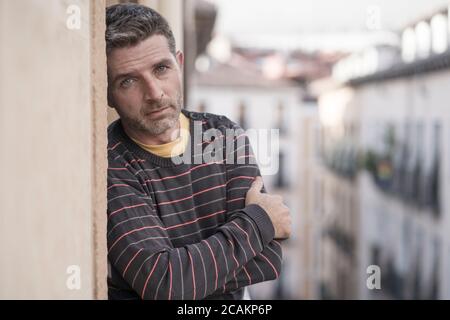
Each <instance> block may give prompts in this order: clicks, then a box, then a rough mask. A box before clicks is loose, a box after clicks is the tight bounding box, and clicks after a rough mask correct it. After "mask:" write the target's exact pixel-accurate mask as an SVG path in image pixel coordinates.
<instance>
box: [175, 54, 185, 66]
mask: <svg viewBox="0 0 450 320" xmlns="http://www.w3.org/2000/svg"><path fill="white" fill-rule="evenodd" d="M176 58H177V63H178V66H179V67H180V69H183V65H184V54H183V52H181V50H178V51H177V54H176Z"/></svg>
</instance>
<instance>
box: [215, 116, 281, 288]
mask: <svg viewBox="0 0 450 320" xmlns="http://www.w3.org/2000/svg"><path fill="white" fill-rule="evenodd" d="M227 120H228V119H227ZM228 121H229V124H228V125H227V126H230V127H231V128H232V129H233V130H234V131H235V132H236V133H235V138H234V141H235V145H234V149H233V150H234V152H233V153H234V154H231V153H229V157H228V158H227V160H228V161H227V165H226V170H227V211H228V212H236V213H238V212H240V211H241V210H245V208H244V207H245V197H246V194H247V191H248V189H249V188H250V186H251V184H252V182H253V181H254V179H255V177H257V176H260V175H261V173H260V170H259V167H258V165H257V163H256V160H255V155H254V153H253V150H252V147H251V145H250V141H249V139H248V137H247V135H245V133H244V131H243V130H242V128H240V127H239V126H238V125H237V124H235V123H233V122H232V121H230V120H228ZM262 192H266V191H265V189H264V188H263V190H262ZM260 210H263V209H260ZM268 223H270V224H272V222H271V221H270V220H269V221H268ZM256 245H258V244H257V243H256ZM259 249H261V251H260V252H259V253H258V254H257V255H256V256H255V258H253V259H251V260H250V261H249V262H247V263H246V264H245V265H244V266H242V268H240V269H239V270H237V271H236V272H233V274H230V275H229V281H228V282H227V283H226V285H225V286H224V287H223V288H221V289H222V292H223V293H225V292H230V291H233V290H236V289H239V288H241V287H244V286H248V285H252V284H255V283H259V282H264V281H268V280H274V279H277V278H278V277H279V275H280V272H281V267H282V248H281V245H280V243H279V242H278V241H275V240H272V241H270V242H269V243H268V244H267V245H265V246H263V247H261V248H259Z"/></svg>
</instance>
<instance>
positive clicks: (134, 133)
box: [123, 121, 180, 145]
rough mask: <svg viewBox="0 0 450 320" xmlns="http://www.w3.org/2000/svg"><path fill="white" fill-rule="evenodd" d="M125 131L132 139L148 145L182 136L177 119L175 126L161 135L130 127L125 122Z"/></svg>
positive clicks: (158, 143) (170, 140)
mask: <svg viewBox="0 0 450 320" xmlns="http://www.w3.org/2000/svg"><path fill="white" fill-rule="evenodd" d="M123 129H124V130H125V133H126V134H127V135H128V136H129V137H130V138H132V139H134V140H137V141H139V142H140V143H142V144H146V145H160V144H165V143H169V142H172V141H174V140H176V139H177V138H178V137H179V136H180V122H179V121H177V122H176V125H175V126H174V127H173V128H169V129H167V130H166V131H164V132H163V133H161V134H159V135H156V136H155V135H149V134H148V132H144V131H138V130H133V129H130V128H129V127H128V126H127V125H125V124H123Z"/></svg>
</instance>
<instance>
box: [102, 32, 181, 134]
mask: <svg viewBox="0 0 450 320" xmlns="http://www.w3.org/2000/svg"><path fill="white" fill-rule="evenodd" d="M107 61H108V96H109V103H110V105H111V106H112V107H114V108H115V109H116V110H117V113H118V114H119V115H120V118H121V120H122V121H123V123H124V125H125V126H127V127H128V128H129V129H130V130H135V131H140V132H145V133H148V134H150V135H152V136H157V135H160V134H162V133H164V132H166V131H167V130H168V129H171V128H173V127H175V126H176V125H177V123H178V117H179V114H180V110H181V105H182V88H181V67H182V65H183V54H182V53H181V52H177V54H176V57H175V56H174V55H173V54H172V53H171V52H170V50H169V46H168V42H167V39H166V38H165V37H164V36H162V35H154V36H151V37H149V38H148V39H146V40H144V41H142V42H140V43H138V44H137V45H135V46H133V47H126V48H117V49H113V50H112V52H110V53H109V54H108V57H107Z"/></svg>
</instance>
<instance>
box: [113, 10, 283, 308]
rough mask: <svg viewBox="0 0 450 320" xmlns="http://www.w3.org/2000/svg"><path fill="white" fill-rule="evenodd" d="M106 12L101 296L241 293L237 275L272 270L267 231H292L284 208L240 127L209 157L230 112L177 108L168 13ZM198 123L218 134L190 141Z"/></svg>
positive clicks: (247, 280)
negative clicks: (105, 269)
mask: <svg viewBox="0 0 450 320" xmlns="http://www.w3.org/2000/svg"><path fill="white" fill-rule="evenodd" d="M106 24H107V30H106V44H107V63H108V100H109V105H110V106H111V107H113V108H115V109H116V110H117V112H118V114H119V116H120V119H119V120H117V121H116V122H114V123H112V124H111V125H110V126H109V128H108V161H109V166H108V212H107V214H108V234H107V238H108V262H109V275H108V287H109V290H108V292H109V298H110V299H139V298H141V299H242V297H243V292H244V291H243V288H245V286H248V285H251V284H254V283H258V282H262V281H267V280H272V279H275V278H277V277H278V276H279V274H280V269H281V247H280V244H279V242H277V241H276V240H274V239H277V238H278V239H285V238H287V237H289V235H290V224H291V221H290V215H289V210H288V208H287V207H286V206H285V205H284V204H283V203H282V199H281V197H279V196H274V195H269V194H266V193H261V189H262V187H263V183H262V180H261V178H260V177H258V176H259V170H258V167H257V165H256V164H253V162H254V161H251V160H252V159H253V155H252V153H251V148H250V146H249V143H248V139H247V137H245V135H241V136H240V137H238V136H236V135H234V136H232V139H231V144H232V145H233V148H232V149H231V152H230V151H229V150H228V151H227V155H226V160H223V159H222V160H220V159H219V160H217V157H216V156H217V155H224V154H223V152H224V151H225V148H222V149H214V148H210V144H211V145H216V146H217V143H219V145H220V143H222V142H223V144H222V146H223V145H224V144H225V143H224V142H225V140H227V141H228V142H230V139H228V136H227V139H225V138H224V137H225V136H226V134H227V133H229V132H230V131H232V130H238V129H239V127H238V126H237V125H236V124H235V123H233V122H232V121H230V120H229V119H227V118H225V117H223V116H217V115H212V114H204V113H195V112H189V111H186V110H184V109H183V110H182V94H181V92H182V89H181V88H182V86H181V68H182V66H183V54H182V53H181V52H180V51H176V49H175V40H174V37H173V34H172V32H171V30H170V27H169V25H168V24H167V22H166V20H165V19H164V18H163V17H161V16H160V15H159V14H158V13H157V12H155V11H154V10H152V9H150V8H147V7H144V6H140V5H135V4H120V5H115V6H111V7H108V8H107V15H106ZM196 125H197V126H200V127H201V129H202V130H203V131H205V132H206V131H208V130H216V131H219V132H220V133H221V134H220V135H221V136H222V137H220V135H216V139H215V140H214V141H200V143H198V142H196V140H195V138H198V137H195V136H194V135H195V130H194V127H195V126H196ZM238 138H240V139H241V140H242V138H243V141H244V144H241V145H239V141H238V140H239V139H238ZM211 140H212V139H211ZM235 145H239V146H238V147H235ZM192 146H193V147H192ZM199 148H200V149H199ZM191 150H200V155H201V159H204V158H206V157H203V155H205V154H206V153H208V155H209V156H210V157H212V159H213V161H201V162H199V161H196V160H198V155H199V154H194V152H191ZM186 155H187V157H186ZM180 156H183V159H184V161H179V160H180ZM177 157H178V158H177ZM175 158H177V159H178V160H177V161H175V160H174V159H175ZM219 158H220V157H219ZM242 160H244V163H243V164H242V162H243V161H242ZM256 177H258V178H256ZM255 178H256V179H255ZM252 183H253V184H252Z"/></svg>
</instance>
